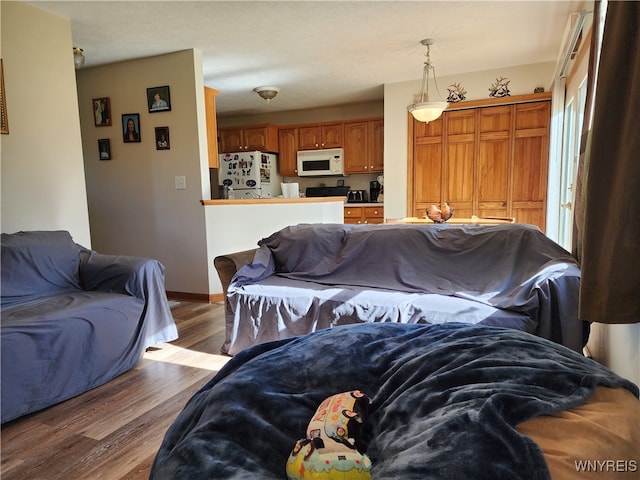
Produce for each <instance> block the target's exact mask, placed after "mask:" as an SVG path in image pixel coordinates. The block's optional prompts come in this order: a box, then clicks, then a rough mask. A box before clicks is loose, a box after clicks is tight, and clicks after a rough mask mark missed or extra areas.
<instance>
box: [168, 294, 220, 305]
mask: <svg viewBox="0 0 640 480" xmlns="http://www.w3.org/2000/svg"><path fill="white" fill-rule="evenodd" d="M167 298H168V299H169V300H185V301H189V302H204V303H216V302H222V301H223V300H224V295H223V294H222V293H209V294H207V293H189V292H171V291H167Z"/></svg>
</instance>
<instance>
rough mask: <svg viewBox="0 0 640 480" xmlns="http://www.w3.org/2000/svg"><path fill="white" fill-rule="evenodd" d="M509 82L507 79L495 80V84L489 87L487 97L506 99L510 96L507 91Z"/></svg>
mask: <svg viewBox="0 0 640 480" xmlns="http://www.w3.org/2000/svg"><path fill="white" fill-rule="evenodd" d="M510 81H511V80H509V79H508V78H504V77H500V78H496V81H495V83H492V84H491V86H490V87H489V96H490V97H508V96H509V95H511V92H510V91H509V82H510Z"/></svg>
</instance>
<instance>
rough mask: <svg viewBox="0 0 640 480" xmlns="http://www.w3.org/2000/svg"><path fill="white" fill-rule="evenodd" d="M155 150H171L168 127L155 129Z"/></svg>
mask: <svg viewBox="0 0 640 480" xmlns="http://www.w3.org/2000/svg"><path fill="white" fill-rule="evenodd" d="M156 150H171V144H170V143H169V127H156Z"/></svg>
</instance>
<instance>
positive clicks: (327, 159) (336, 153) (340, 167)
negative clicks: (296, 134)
mask: <svg viewBox="0 0 640 480" xmlns="http://www.w3.org/2000/svg"><path fill="white" fill-rule="evenodd" d="M297 160H298V176H299V177H320V176H324V175H344V162H343V150H342V149H341V148H329V149H321V150H299V151H298V157H297Z"/></svg>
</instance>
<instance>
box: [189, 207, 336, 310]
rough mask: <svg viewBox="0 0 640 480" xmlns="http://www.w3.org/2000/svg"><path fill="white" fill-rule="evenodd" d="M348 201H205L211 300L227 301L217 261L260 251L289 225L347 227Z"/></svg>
mask: <svg viewBox="0 0 640 480" xmlns="http://www.w3.org/2000/svg"><path fill="white" fill-rule="evenodd" d="M344 201H345V197H303V198H281V197H276V198H242V199H240V198H238V199H229V200H226V199H215V200H201V203H202V205H203V206H204V212H205V219H206V225H207V258H208V272H209V290H210V291H209V298H210V300H211V301H220V300H223V296H222V284H221V283H220V278H219V277H218V273H217V271H216V269H215V267H214V265H213V259H214V258H215V257H217V256H218V255H225V254H228V253H233V252H238V251H241V250H249V249H251V248H256V247H257V246H258V242H259V241H260V240H262V239H263V238H266V237H268V236H269V235H271V234H272V233H275V232H277V231H278V230H281V229H282V228H284V227H287V226H289V225H297V224H299V223H344V205H345V203H344Z"/></svg>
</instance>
